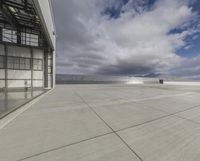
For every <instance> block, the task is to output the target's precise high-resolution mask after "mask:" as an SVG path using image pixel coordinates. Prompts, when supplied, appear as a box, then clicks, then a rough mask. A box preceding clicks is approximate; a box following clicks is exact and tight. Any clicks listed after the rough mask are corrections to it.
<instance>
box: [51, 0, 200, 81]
mask: <svg viewBox="0 0 200 161" xmlns="http://www.w3.org/2000/svg"><path fill="white" fill-rule="evenodd" d="M52 5H53V11H54V16H55V24H56V30H57V31H56V32H57V73H60V74H105V75H148V74H166V75H173V76H180V77H190V78H193V79H197V78H200V1H199V0H52Z"/></svg>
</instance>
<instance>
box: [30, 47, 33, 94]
mask: <svg viewBox="0 0 200 161" xmlns="http://www.w3.org/2000/svg"><path fill="white" fill-rule="evenodd" d="M30 50H31V64H30V65H31V93H32V92H33V48H30Z"/></svg>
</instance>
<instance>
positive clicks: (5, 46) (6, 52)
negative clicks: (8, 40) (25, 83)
mask: <svg viewBox="0 0 200 161" xmlns="http://www.w3.org/2000/svg"><path fill="white" fill-rule="evenodd" d="M4 51H5V59H4V61H5V64H4V65H5V91H6V92H7V91H8V46H7V45H4Z"/></svg>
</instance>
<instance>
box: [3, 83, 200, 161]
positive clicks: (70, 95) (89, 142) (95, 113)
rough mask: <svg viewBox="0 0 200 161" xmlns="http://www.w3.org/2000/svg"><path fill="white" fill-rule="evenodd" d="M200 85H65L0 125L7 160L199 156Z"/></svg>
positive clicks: (190, 159) (166, 160)
mask: <svg viewBox="0 0 200 161" xmlns="http://www.w3.org/2000/svg"><path fill="white" fill-rule="evenodd" d="M199 98H200V87H198V86H197V87H187V86H168V85H122V84H121V85H120V84H113V85H112V84H109V85H59V86H57V87H56V88H55V89H54V90H52V91H51V92H50V93H49V94H47V95H46V96H44V97H43V98H42V99H41V100H39V101H38V102H37V103H35V104H34V105H32V106H31V107H30V108H29V109H28V110H26V111H25V112H24V113H22V114H20V115H19V116H18V117H17V118H15V119H14V120H13V121H11V122H10V123H9V124H7V125H6V126H4V127H3V128H1V129H0V161H22V160H24V161H199V158H200V114H199V112H200V99H199Z"/></svg>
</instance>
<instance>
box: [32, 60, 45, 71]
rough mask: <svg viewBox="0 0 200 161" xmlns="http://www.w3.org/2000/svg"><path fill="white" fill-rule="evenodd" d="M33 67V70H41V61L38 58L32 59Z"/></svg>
mask: <svg viewBox="0 0 200 161" xmlns="http://www.w3.org/2000/svg"><path fill="white" fill-rule="evenodd" d="M33 69H34V70H43V61H42V60H40V59H34V60H33Z"/></svg>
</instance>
